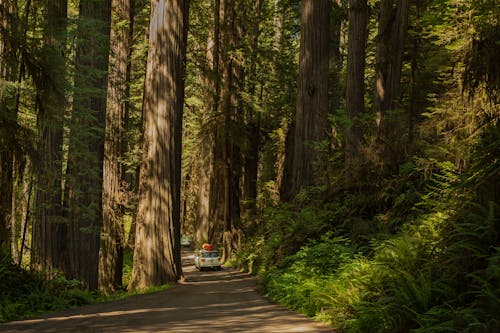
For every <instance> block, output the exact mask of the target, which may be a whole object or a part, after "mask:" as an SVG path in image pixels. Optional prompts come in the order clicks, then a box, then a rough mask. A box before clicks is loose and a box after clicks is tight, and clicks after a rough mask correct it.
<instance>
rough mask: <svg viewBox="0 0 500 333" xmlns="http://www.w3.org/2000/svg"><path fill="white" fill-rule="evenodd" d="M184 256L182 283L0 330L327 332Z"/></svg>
mask: <svg viewBox="0 0 500 333" xmlns="http://www.w3.org/2000/svg"><path fill="white" fill-rule="evenodd" d="M189 254H190V253H189V252H183V265H184V266H183V270H184V275H185V282H183V283H179V284H176V285H174V286H173V287H171V288H169V289H167V290H164V291H160V292H156V293H152V294H145V295H136V296H132V297H129V298H126V299H122V300H119V301H113V302H107V303H99V304H92V305H87V306H83V307H79V308H75V309H70V310H66V311H63V312H58V313H52V314H46V315H43V316H40V317H37V318H34V319H29V320H23V321H15V322H9V323H4V324H0V332H26V333H28V332H36V333H44V332H47V333H49V332H54V333H55V332H58V333H61V332H96V333H97V332H171V333H178V332H179V333H180V332H189V333H195V332H196V333H197V332H200V333H212V332H217V333H219V332H227V333H232V332H262V333H265V332H272V333H277V332H318V333H320V332H332V329H331V328H330V327H327V326H325V325H322V324H320V323H317V322H314V321H312V320H311V319H308V318H306V317H304V316H302V315H299V314H296V313H294V312H292V311H290V310H287V309H286V308H284V307H282V306H279V305H276V304H274V303H273V302H271V301H270V300H268V299H267V298H266V297H264V296H263V295H261V294H260V293H259V292H258V286H257V280H256V278H255V277H253V276H251V275H249V274H246V273H241V272H238V271H236V270H233V269H230V268H224V269H223V270H222V271H206V272H198V271H197V270H196V269H194V266H193V262H192V257H191V256H190V255H189Z"/></svg>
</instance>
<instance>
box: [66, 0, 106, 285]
mask: <svg viewBox="0 0 500 333" xmlns="http://www.w3.org/2000/svg"><path fill="white" fill-rule="evenodd" d="M110 11H111V3H110V0H81V1H80V13H79V15H80V16H79V20H80V21H79V26H78V40H77V43H78V48H77V51H76V76H75V93H74V99H73V112H72V119H71V124H70V131H71V137H70V147H69V155H68V170H67V189H66V193H65V195H66V196H67V200H66V205H67V209H68V221H69V223H70V225H69V227H70V232H69V239H70V259H71V266H72V267H71V276H72V277H73V278H76V279H78V280H81V281H83V283H84V285H85V286H86V287H87V288H88V289H97V287H98V266H99V235H100V231H101V224H102V166H103V152H104V123H105V115H106V87H107V70H108V59H109V33H110Z"/></svg>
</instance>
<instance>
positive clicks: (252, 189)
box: [241, 0, 263, 216]
mask: <svg viewBox="0 0 500 333" xmlns="http://www.w3.org/2000/svg"><path fill="white" fill-rule="evenodd" d="M262 6H263V1H262V0H257V1H256V2H255V3H254V5H253V7H251V8H250V10H251V12H252V14H250V15H253V16H252V22H251V23H252V27H251V30H250V34H249V36H248V39H249V41H250V48H249V55H248V56H249V57H250V68H249V75H248V78H247V81H248V87H247V89H248V95H249V96H250V97H251V98H252V99H254V100H257V99H258V96H255V94H256V85H257V61H258V59H257V58H258V46H259V36H260V23H261V11H262ZM245 108H246V112H245V115H246V118H247V119H246V122H245V126H246V130H245V133H246V145H245V149H244V151H243V186H242V195H241V201H242V205H241V208H242V213H243V214H244V215H247V216H248V215H253V214H255V208H256V200H257V177H258V168H259V152H260V141H261V138H260V125H261V117H260V113H258V112H257V111H256V110H255V108H254V106H253V103H248V102H247V103H245Z"/></svg>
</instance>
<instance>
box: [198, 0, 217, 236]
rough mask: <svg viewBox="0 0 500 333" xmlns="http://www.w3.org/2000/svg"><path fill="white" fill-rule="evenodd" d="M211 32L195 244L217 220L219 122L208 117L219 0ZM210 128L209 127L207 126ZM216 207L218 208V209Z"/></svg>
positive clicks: (213, 95) (213, 107) (213, 109)
mask: <svg viewBox="0 0 500 333" xmlns="http://www.w3.org/2000/svg"><path fill="white" fill-rule="evenodd" d="M210 23H211V31H210V32H209V37H208V40H207V52H206V67H207V72H208V73H210V74H209V75H207V76H206V77H205V78H204V86H205V87H206V100H207V106H206V114H207V116H205V117H204V123H203V126H204V127H207V128H208V130H207V131H204V132H205V133H208V134H205V135H204V138H203V139H202V142H201V146H200V160H199V163H200V166H199V170H200V172H199V175H198V193H197V213H196V217H197V219H196V227H195V229H196V230H195V240H196V241H197V242H199V243H202V242H214V240H215V239H214V236H215V234H216V233H215V230H216V227H217V225H218V223H217V221H219V220H218V219H217V218H216V217H215V216H216V214H217V213H216V211H217V209H218V207H220V205H219V200H218V196H219V195H220V190H219V189H218V188H217V184H218V183H219V182H218V178H217V175H218V174H220V173H216V172H217V171H218V170H219V165H218V163H217V161H218V160H216V157H217V156H219V155H218V153H217V149H218V147H217V139H218V135H217V134H215V133H218V127H219V125H220V124H219V122H215V125H212V124H211V122H210V119H211V118H212V117H214V116H216V115H217V112H218V109H219V99H220V74H219V59H220V0H215V1H214V2H213V10H212V16H211V22H210ZM211 127H212V128H211ZM219 210H220V208H219Z"/></svg>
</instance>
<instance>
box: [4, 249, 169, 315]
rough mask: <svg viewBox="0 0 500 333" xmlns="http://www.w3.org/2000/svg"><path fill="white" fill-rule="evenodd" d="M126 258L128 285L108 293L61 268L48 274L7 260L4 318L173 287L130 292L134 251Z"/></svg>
mask: <svg viewBox="0 0 500 333" xmlns="http://www.w3.org/2000/svg"><path fill="white" fill-rule="evenodd" d="M124 260H125V262H124V277H123V281H124V288H123V289H122V290H117V291H115V292H114V293H112V294H107V295H105V294H103V293H102V292H99V291H97V290H94V291H89V290H87V289H86V288H85V287H84V286H83V284H82V282H81V281H78V280H68V279H66V278H65V277H64V276H63V275H62V274H60V273H57V272H54V273H50V274H48V272H38V271H35V270H26V269H22V268H20V267H19V266H17V265H14V264H12V263H10V262H6V261H4V262H2V263H0V322H5V321H11V320H19V319H23V318H29V317H33V316H35V315H39V314H42V313H47V312H54V311H59V310H64V309H69V308H74V307H78V306H82V305H86V304H92V303H97V302H108V301H113V300H117V299H122V298H126V297H130V296H133V295H137V294H146V293H152V292H155V291H160V290H165V289H167V288H169V285H163V286H160V287H152V288H148V289H146V290H141V291H128V292H127V288H126V286H127V285H128V282H129V281H130V276H131V272H132V251H126V253H125V255H124Z"/></svg>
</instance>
